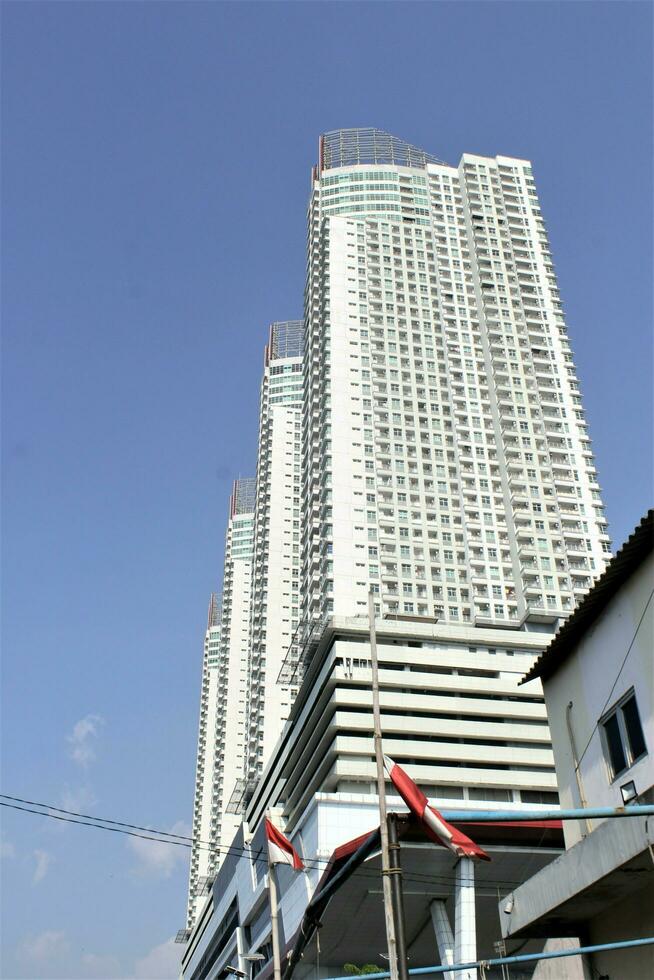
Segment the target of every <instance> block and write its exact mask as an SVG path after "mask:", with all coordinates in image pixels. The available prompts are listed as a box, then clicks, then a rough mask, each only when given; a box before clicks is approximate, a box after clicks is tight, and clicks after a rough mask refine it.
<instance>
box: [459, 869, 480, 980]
mask: <svg viewBox="0 0 654 980" xmlns="http://www.w3.org/2000/svg"><path fill="white" fill-rule="evenodd" d="M455 872H456V891H455V896H454V904H455V910H456V911H455V924H454V937H455V939H454V962H455V963H473V962H474V961H475V960H476V959H477V929H476V922H475V865H474V861H473V860H472V858H467V857H462V858H459V860H458V861H457V864H456V869H455ZM456 980H477V971H476V970H475V969H470V970H457V972H456Z"/></svg>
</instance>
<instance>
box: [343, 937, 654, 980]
mask: <svg viewBox="0 0 654 980" xmlns="http://www.w3.org/2000/svg"><path fill="white" fill-rule="evenodd" d="M652 944H654V936H648V937H647V938H646V939H625V940H624V941H622V942H617V943H600V944H599V945H597V946H578V947H577V948H576V949H557V950H554V951H553V952H551V953H520V955H519V956H500V957H494V958H493V959H492V960H477V961H476V962H475V963H452V964H451V965H448V966H418V967H414V968H413V969H412V970H409V976H410V977H424V976H430V975H435V974H439V975H442V974H443V973H449V971H450V970H451V971H453V972H454V973H456V971H457V970H465V969H470V968H471V967H472V968H481V967H483V968H484V969H488V967H489V966H501V965H502V964H503V963H535V962H537V961H538V960H556V959H561V958H563V957H564V956H585V955H587V954H589V953H603V952H604V951H605V950H607V949H634V948H636V947H638V946H651V945H652ZM389 976H390V974H389V973H388V972H387V971H386V972H383V973H382V972H381V971H380V972H379V973H369V974H368V976H367V978H366V980H387V978H388V977H389ZM329 980H351V977H329Z"/></svg>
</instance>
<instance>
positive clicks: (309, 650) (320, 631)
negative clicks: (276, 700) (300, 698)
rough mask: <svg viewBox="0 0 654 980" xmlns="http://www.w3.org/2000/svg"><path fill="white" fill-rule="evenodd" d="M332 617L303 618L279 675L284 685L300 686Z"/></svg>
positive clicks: (278, 679) (278, 680)
mask: <svg viewBox="0 0 654 980" xmlns="http://www.w3.org/2000/svg"><path fill="white" fill-rule="evenodd" d="M330 622H331V619H330V617H329V616H325V617H323V618H322V619H311V620H309V621H308V622H307V621H306V620H303V621H302V622H301V623H300V625H299V626H298V628H297V629H296V631H295V633H294V634H293V639H292V640H291V642H290V644H289V647H288V650H287V651H286V656H285V657H284V662H283V664H282V666H281V670H280V671H279V675H278V677H277V683H278V684H281V685H282V687H299V686H300V684H301V683H302V681H303V680H304V675H305V674H306V672H307V668H308V667H309V665H310V663H311V661H312V660H313V656H314V654H315V652H316V650H317V649H318V644H319V643H320V641H321V640H322V638H323V636H324V635H325V632H326V630H327V627H328V626H329V623H330Z"/></svg>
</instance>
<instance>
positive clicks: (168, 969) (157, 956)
mask: <svg viewBox="0 0 654 980" xmlns="http://www.w3.org/2000/svg"><path fill="white" fill-rule="evenodd" d="M180 850H181V848H180ZM183 948H184V947H183V946H180V945H179V944H178V943H176V942H175V940H174V938H172V937H171V938H170V939H167V940H166V941H165V942H164V943H161V944H160V945H159V946H155V947H154V949H151V950H150V952H149V953H147V955H146V956H144V957H143V958H142V959H140V960H137V961H136V963H135V964H134V970H133V972H132V977H133V978H134V980H177V977H178V976H179V971H180V964H181V958H182V952H181V951H182V950H183Z"/></svg>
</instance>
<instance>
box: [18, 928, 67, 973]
mask: <svg viewBox="0 0 654 980" xmlns="http://www.w3.org/2000/svg"><path fill="white" fill-rule="evenodd" d="M69 949H70V943H69V942H68V939H67V938H66V934H65V933H64V932H61V931H60V930H58V929H46V930H45V932H41V933H39V935H38V936H32V937H29V938H27V939H24V940H23V942H22V943H21V944H20V946H19V947H18V951H17V957H18V959H19V960H23V961H24V962H27V963H44V964H47V965H48V966H52V964H53V963H54V962H56V960H58V959H61V957H62V956H64V955H65V954H66V953H67V952H68V950H69Z"/></svg>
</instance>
